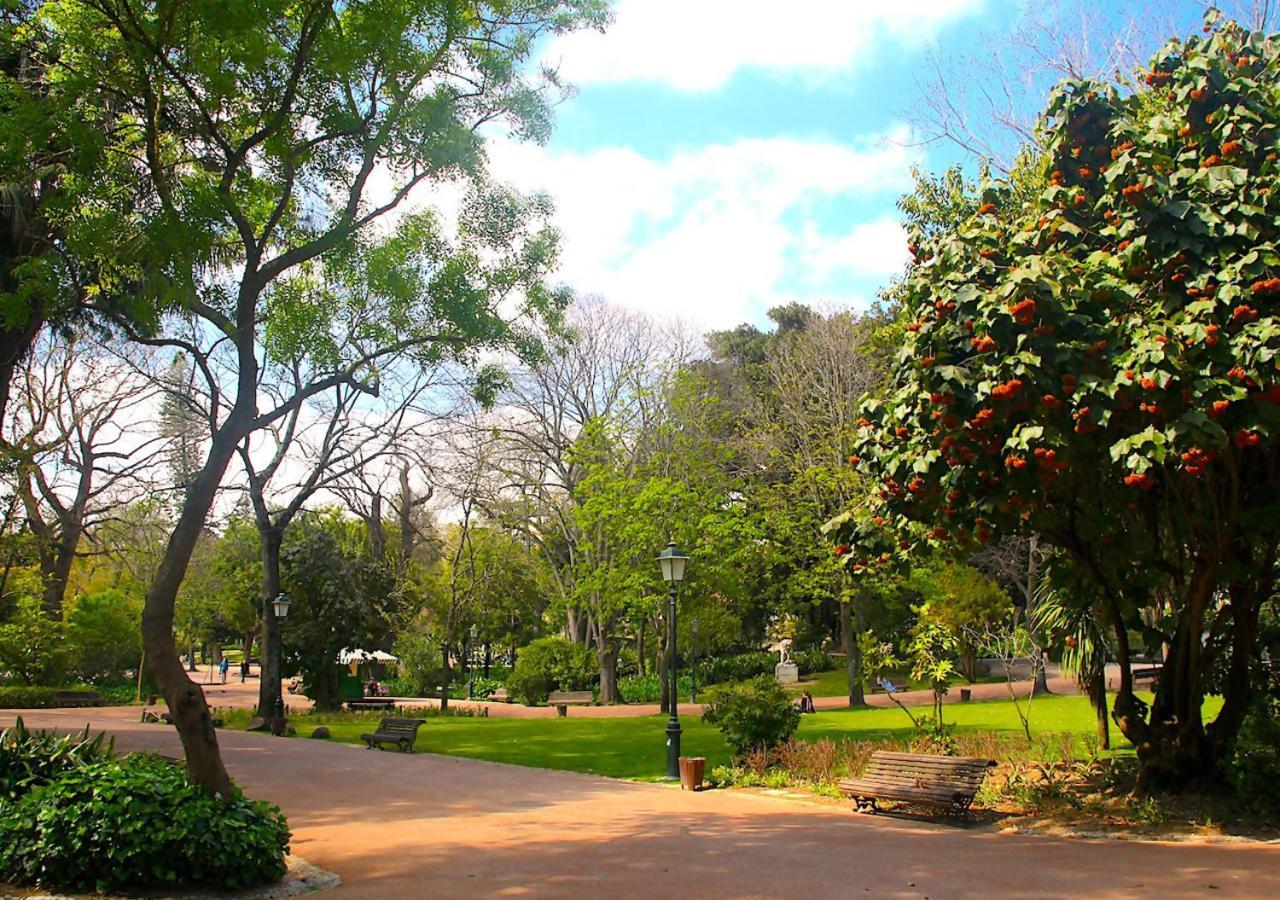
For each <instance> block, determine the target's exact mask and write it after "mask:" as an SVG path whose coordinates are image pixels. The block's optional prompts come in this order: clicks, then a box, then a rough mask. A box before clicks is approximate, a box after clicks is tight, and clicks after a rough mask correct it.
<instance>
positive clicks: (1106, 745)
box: [1088, 666, 1111, 750]
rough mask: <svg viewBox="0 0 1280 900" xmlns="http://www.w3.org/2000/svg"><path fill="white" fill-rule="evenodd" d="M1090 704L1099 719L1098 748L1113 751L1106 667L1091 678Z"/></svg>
mask: <svg viewBox="0 0 1280 900" xmlns="http://www.w3.org/2000/svg"><path fill="white" fill-rule="evenodd" d="M1088 689H1089V702H1090V703H1091V704H1092V705H1093V711H1094V713H1095V714H1096V715H1097V717H1098V746H1099V747H1101V748H1102V749H1103V750H1110V749H1111V723H1110V721H1109V720H1108V716H1107V670H1106V667H1105V666H1104V667H1103V668H1101V669H1099V670H1098V671H1097V672H1096V673H1095V674H1093V675H1092V676H1091V677H1090V678H1089V685H1088Z"/></svg>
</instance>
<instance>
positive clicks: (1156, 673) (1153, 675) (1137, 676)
mask: <svg viewBox="0 0 1280 900" xmlns="http://www.w3.org/2000/svg"><path fill="white" fill-rule="evenodd" d="M1160 668H1161V667H1160V666H1147V667H1146V668H1143V669H1130V670H1129V674H1130V675H1131V676H1132V677H1133V680H1134V681H1155V680H1156V679H1157V678H1159V677H1160Z"/></svg>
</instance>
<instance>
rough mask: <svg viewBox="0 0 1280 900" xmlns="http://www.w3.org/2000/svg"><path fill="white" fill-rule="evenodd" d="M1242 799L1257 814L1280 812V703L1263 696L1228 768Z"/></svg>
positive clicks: (1251, 711) (1243, 729) (1249, 717)
mask: <svg viewBox="0 0 1280 900" xmlns="http://www.w3.org/2000/svg"><path fill="white" fill-rule="evenodd" d="M1229 772H1230V774H1229V777H1230V778H1231V780H1232V781H1233V782H1234V784H1235V788H1236V793H1237V794H1238V795H1239V797H1240V799H1241V800H1242V801H1243V802H1244V803H1245V804H1246V805H1248V806H1249V807H1251V808H1252V809H1254V810H1255V811H1256V812H1260V813H1264V814H1274V813H1277V812H1280V700H1277V699H1276V698H1275V697H1267V696H1262V697H1259V698H1258V699H1256V700H1255V701H1254V703H1253V705H1252V706H1251V707H1250V709H1249V713H1248V715H1247V716H1246V717H1245V721H1244V724H1243V725H1242V726H1241V728H1240V735H1239V737H1238V738H1237V739H1236V749H1235V759H1234V762H1233V764H1232V765H1231V767H1230V769H1229Z"/></svg>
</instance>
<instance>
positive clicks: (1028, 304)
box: [1009, 297, 1036, 325]
mask: <svg viewBox="0 0 1280 900" xmlns="http://www.w3.org/2000/svg"><path fill="white" fill-rule="evenodd" d="M1009 312H1011V313H1012V314H1013V319H1014V321H1015V322H1017V323H1018V324H1019V325H1030V324H1031V322H1032V320H1033V319H1034V318H1035V314H1036V301H1035V300H1034V299H1032V298H1031V297H1023V298H1022V299H1021V300H1019V301H1018V302H1017V303H1010V304H1009Z"/></svg>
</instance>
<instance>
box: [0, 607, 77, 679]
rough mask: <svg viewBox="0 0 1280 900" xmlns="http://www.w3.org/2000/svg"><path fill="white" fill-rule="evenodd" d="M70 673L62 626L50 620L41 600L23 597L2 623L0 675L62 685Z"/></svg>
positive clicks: (0, 627)
mask: <svg viewBox="0 0 1280 900" xmlns="http://www.w3.org/2000/svg"><path fill="white" fill-rule="evenodd" d="M66 671H67V646H66V635H65V630H64V628H63V625H62V623H61V622H59V621H55V620H53V619H51V618H49V614H48V613H46V612H45V611H44V607H42V606H41V605H40V598H38V597H30V596H26V597H20V598H19V599H18V603H17V608H16V610H15V611H14V613H13V615H12V616H10V617H9V619H8V620H7V621H5V622H3V623H0V672H7V673H8V674H9V676H10V677H12V678H13V679H14V680H17V681H21V682H22V683H24V684H60V683H61V682H62V679H63V676H65V675H66Z"/></svg>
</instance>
